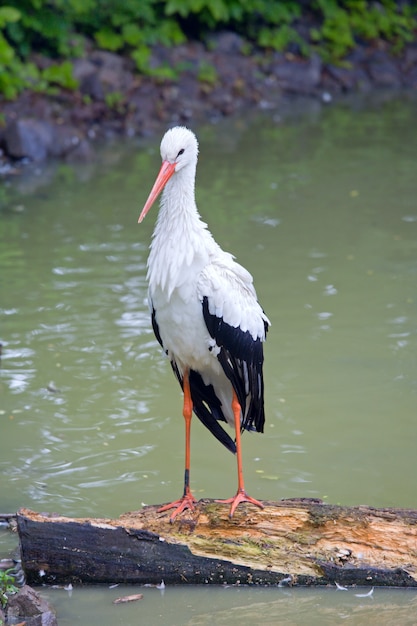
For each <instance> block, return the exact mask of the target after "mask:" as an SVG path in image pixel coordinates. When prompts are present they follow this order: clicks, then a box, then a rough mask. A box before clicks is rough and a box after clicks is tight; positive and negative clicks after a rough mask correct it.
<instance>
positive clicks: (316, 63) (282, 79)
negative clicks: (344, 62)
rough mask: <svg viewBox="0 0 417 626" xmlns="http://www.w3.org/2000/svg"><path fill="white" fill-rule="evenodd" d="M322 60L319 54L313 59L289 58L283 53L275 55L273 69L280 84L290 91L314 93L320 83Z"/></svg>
mask: <svg viewBox="0 0 417 626" xmlns="http://www.w3.org/2000/svg"><path fill="white" fill-rule="evenodd" d="M321 69H322V61H321V59H320V57H319V56H318V55H313V56H312V57H311V59H308V60H301V59H288V58H287V57H286V56H284V55H282V54H277V55H275V57H274V62H273V64H272V67H271V70H272V74H273V75H274V76H275V78H276V79H277V82H278V85H279V86H280V87H281V88H282V89H285V90H286V91H289V92H294V93H301V94H309V93H313V92H314V91H315V90H316V89H317V87H318V86H319V84H320V79H321Z"/></svg>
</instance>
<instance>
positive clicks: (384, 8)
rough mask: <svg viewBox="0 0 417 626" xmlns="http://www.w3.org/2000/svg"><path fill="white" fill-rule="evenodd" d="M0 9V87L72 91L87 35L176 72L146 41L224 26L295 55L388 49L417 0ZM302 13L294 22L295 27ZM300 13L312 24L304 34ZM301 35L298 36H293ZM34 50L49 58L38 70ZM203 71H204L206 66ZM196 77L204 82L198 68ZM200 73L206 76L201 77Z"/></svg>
mask: <svg viewBox="0 0 417 626" xmlns="http://www.w3.org/2000/svg"><path fill="white" fill-rule="evenodd" d="M6 2H7V0H6ZM9 2H10V4H9V5H5V6H1V7H0V93H2V94H3V95H4V96H5V97H6V98H14V97H15V96H16V95H17V94H18V93H19V92H20V91H22V90H23V89H26V88H28V87H30V88H31V89H40V90H51V89H54V88H56V87H60V88H66V89H74V88H75V87H76V82H75V81H74V79H73V76H72V68H71V59H72V58H74V57H78V56H82V55H83V54H84V53H85V48H86V43H87V41H94V42H95V43H96V45H98V46H99V47H100V48H102V49H104V50H110V51H114V52H119V53H123V54H129V55H130V56H131V57H132V59H133V60H134V61H135V64H136V67H137V69H138V71H139V72H141V73H144V74H149V75H152V76H155V77H159V78H161V79H162V80H165V79H175V78H176V77H177V76H178V72H179V68H173V67H171V66H168V65H165V66H162V67H154V66H153V65H151V63H150V60H151V54H150V51H151V47H152V46H153V45H156V44H162V45H164V46H171V45H176V44H180V43H182V42H184V41H185V40H186V39H187V38H197V39H200V40H204V39H205V38H206V37H207V35H209V34H210V33H212V32H213V31H216V30H217V31H219V30H222V29H225V28H227V29H230V30H233V31H235V32H237V33H239V34H241V35H242V36H243V37H244V38H245V39H246V41H248V42H249V43H250V44H252V45H253V44H255V45H258V46H260V47H262V48H267V49H273V50H280V51H285V50H288V49H291V50H296V51H298V52H299V53H301V54H303V55H306V56H307V55H309V54H311V52H312V50H316V51H318V52H319V54H321V56H322V57H323V58H324V59H326V60H333V61H334V60H338V59H342V58H343V56H345V55H346V54H347V53H348V52H349V51H350V50H351V49H352V48H353V47H354V45H355V41H356V39H357V38H362V39H365V40H374V39H377V38H383V39H385V40H387V41H389V42H390V43H391V44H392V46H393V47H394V49H396V50H400V49H401V47H402V46H404V44H405V43H406V42H408V41H411V40H412V39H413V38H414V35H415V31H416V25H417V20H416V15H417V2H416V0H408V1H407V0H404V1H403V2H395V1H394V0H379V1H378V2H376V1H372V0H341V1H338V0H314V1H313V2H298V1H296V0H279V1H278V0H123V2H120V0H9ZM306 17H307V18H308V20H304V22H303V24H304V27H303V30H302V31H300V29H299V28H298V26H299V23H300V20H302V19H303V18H306ZM308 21H312V22H313V23H316V24H317V26H316V27H315V28H311V29H310V32H309V33H308V31H307V30H306V24H308ZM300 32H302V33H303V35H301V34H300ZM33 53H36V54H41V55H44V56H46V57H49V58H50V59H52V60H53V61H54V62H53V63H52V64H51V65H50V66H49V67H48V68H47V69H46V70H43V71H40V70H39V69H38V68H37V67H36V66H35V65H34V63H33V58H32V57H33ZM210 72H211V74H210ZM200 73H201V74H202V75H203V78H202V80H205V81H208V82H210V81H213V80H215V76H214V74H213V72H212V71H211V70H208V69H207V68H200ZM204 75H205V77H204Z"/></svg>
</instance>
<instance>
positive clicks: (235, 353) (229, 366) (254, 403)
mask: <svg viewBox="0 0 417 626" xmlns="http://www.w3.org/2000/svg"><path fill="white" fill-rule="evenodd" d="M203 316H204V321H205V323H206V326H207V330H208V331H209V333H210V336H211V337H212V338H213V339H214V340H215V341H216V344H217V346H218V347H219V348H220V352H219V354H218V357H217V358H218V359H219V361H220V364H221V366H222V368H223V371H224V373H225V374H226V376H227V378H228V379H229V380H230V382H231V384H232V386H233V389H234V390H235V393H236V395H237V399H238V401H239V404H240V406H241V408H242V413H243V420H242V425H241V428H242V430H257V431H258V432H263V430H264V424H265V411H264V380H263V371H262V367H263V361H264V355H263V343H262V341H261V339H254V338H253V337H252V335H251V333H250V332H249V331H242V330H240V329H239V328H235V327H233V326H231V325H230V324H227V323H226V322H225V321H224V320H223V319H222V318H220V317H217V316H216V315H214V314H213V313H210V311H209V304H208V298H207V296H204V297H203ZM267 329H268V323H267V322H265V332H266V331H267Z"/></svg>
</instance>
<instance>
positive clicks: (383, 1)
mask: <svg viewBox="0 0 417 626" xmlns="http://www.w3.org/2000/svg"><path fill="white" fill-rule="evenodd" d="M314 5H315V8H316V9H317V10H318V11H319V13H320V14H321V17H322V20H323V21H322V25H321V28H316V29H312V31H311V33H310V35H311V38H312V40H313V41H315V42H316V43H317V44H318V46H319V52H320V53H321V54H322V56H323V57H324V58H325V59H330V60H337V59H341V58H342V57H343V56H345V55H346V54H347V53H348V52H349V51H350V50H352V48H353V47H354V45H355V39H356V38H357V37H360V38H362V39H365V40H373V39H378V38H382V39H385V40H387V41H389V42H391V43H392V44H393V47H394V49H395V50H397V51H399V50H401V48H402V47H403V46H404V45H405V44H406V43H407V42H409V41H412V40H413V39H414V34H415V30H416V27H417V20H416V11H417V6H416V4H415V3H410V4H407V3H398V2H395V1H394V0H380V2H368V1H367V0H344V1H343V2H338V1H337V0H316V1H315V3H314Z"/></svg>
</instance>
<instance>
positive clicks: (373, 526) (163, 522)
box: [17, 499, 417, 587]
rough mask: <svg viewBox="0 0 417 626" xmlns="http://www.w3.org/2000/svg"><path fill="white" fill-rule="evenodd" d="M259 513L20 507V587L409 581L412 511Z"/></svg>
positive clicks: (416, 561)
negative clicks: (62, 512) (110, 513)
mask: <svg viewBox="0 0 417 626" xmlns="http://www.w3.org/2000/svg"><path fill="white" fill-rule="evenodd" d="M264 505H265V508H264V509H262V510H261V509H257V508H256V507H254V506H252V505H250V504H246V503H245V504H243V505H240V506H239V507H238V509H237V511H236V513H235V515H234V517H233V518H232V519H230V518H229V517H228V507H225V506H224V505H222V504H219V503H216V502H214V501H211V500H201V501H200V502H199V503H198V504H197V506H196V508H195V510H194V511H185V512H184V513H182V514H181V515H180V516H179V517H178V518H177V519H176V520H175V522H174V523H173V524H170V523H169V512H168V514H167V513H163V514H162V513H158V507H156V506H148V507H146V508H144V509H143V510H141V511H136V512H131V513H125V514H123V515H121V516H120V517H119V518H118V519H92V518H81V519H76V518H74V519H72V518H68V517H62V516H59V515H56V514H53V515H46V514H44V513H42V514H40V513H35V512H33V511H29V510H27V509H21V510H20V511H19V512H18V514H17V525H18V533H19V538H20V544H21V556H22V565H23V568H24V571H25V573H26V577H27V581H28V582H29V583H30V584H36V583H38V584H39V583H49V584H68V583H70V582H71V583H73V584H76V583H136V584H144V583H151V584H158V583H160V582H161V580H164V582H165V584H182V583H188V584H199V583H215V584H225V583H227V584H239V583H240V584H259V585H281V586H282V585H290V586H293V585H326V584H335V583H337V584H338V585H343V586H346V585H368V586H369V585H371V586H373V585H384V586H397V587H398V586H400V587H417V511H416V510H409V509H388V508H387V509H376V508H372V507H368V506H359V507H344V506H336V505H331V504H323V503H322V502H321V501H320V500H310V499H305V500H304V499H301V500H281V501H279V502H269V501H266V502H264Z"/></svg>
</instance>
